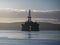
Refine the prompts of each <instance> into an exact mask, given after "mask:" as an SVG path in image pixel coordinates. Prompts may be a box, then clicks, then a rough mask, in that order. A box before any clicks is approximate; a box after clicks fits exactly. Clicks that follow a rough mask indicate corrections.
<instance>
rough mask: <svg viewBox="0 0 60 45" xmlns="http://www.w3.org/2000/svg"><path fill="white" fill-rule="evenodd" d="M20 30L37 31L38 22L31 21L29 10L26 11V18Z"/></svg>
mask: <svg viewBox="0 0 60 45" xmlns="http://www.w3.org/2000/svg"><path fill="white" fill-rule="evenodd" d="M22 31H39V24H38V23H37V22H33V21H31V10H29V11H28V20H27V21H26V22H25V23H24V24H22Z"/></svg>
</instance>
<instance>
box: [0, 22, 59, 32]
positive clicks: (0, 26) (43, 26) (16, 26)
mask: <svg viewBox="0 0 60 45" xmlns="http://www.w3.org/2000/svg"><path fill="white" fill-rule="evenodd" d="M23 23H24V22H15V23H0V30H21V28H22V27H21V24H23ZM38 23H39V24H40V26H39V29H40V30H41V31H44V30H48V31H50V30H52V31H53V30H54V31H60V24H52V23H46V22H38Z"/></svg>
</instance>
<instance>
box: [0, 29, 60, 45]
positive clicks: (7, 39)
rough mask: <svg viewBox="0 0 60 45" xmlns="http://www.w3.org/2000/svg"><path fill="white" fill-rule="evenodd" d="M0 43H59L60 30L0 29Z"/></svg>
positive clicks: (46, 44) (7, 44)
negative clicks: (28, 30)
mask: <svg viewBox="0 0 60 45" xmlns="http://www.w3.org/2000/svg"><path fill="white" fill-rule="evenodd" d="M0 45H60V31H36V32H34V31H31V32H27V31H17V30H16V31H15V30H0Z"/></svg>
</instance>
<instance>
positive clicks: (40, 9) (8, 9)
mask: <svg viewBox="0 0 60 45" xmlns="http://www.w3.org/2000/svg"><path fill="white" fill-rule="evenodd" d="M28 9H31V10H32V11H33V12H35V13H31V16H32V17H34V18H35V17H36V18H39V19H42V18H43V19H42V20H43V21H46V20H47V19H48V18H49V21H51V22H54V23H59V24H60V21H59V19H60V0H0V22H2V23H3V22H4V23H5V22H8V23H9V22H15V21H17V22H18V21H24V19H19V18H26V17H27V15H28V13H27V12H26V10H28ZM47 12H48V13H47ZM7 18H8V19H7ZM12 18H13V19H12ZM15 18H18V19H15ZM45 18H47V19H45ZM56 19H58V20H56ZM53 20H54V21H53ZM40 21H41V20H40ZM47 21H48V20H47Z"/></svg>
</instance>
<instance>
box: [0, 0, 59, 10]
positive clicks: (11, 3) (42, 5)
mask: <svg viewBox="0 0 60 45" xmlns="http://www.w3.org/2000/svg"><path fill="white" fill-rule="evenodd" d="M0 8H15V9H16V8H17V9H38V10H60V0H0Z"/></svg>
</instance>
